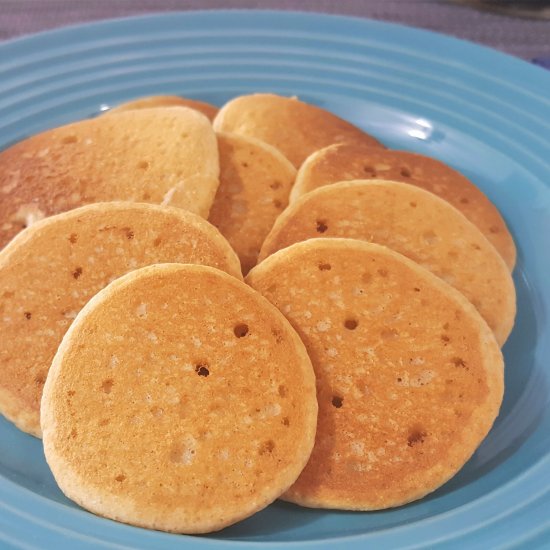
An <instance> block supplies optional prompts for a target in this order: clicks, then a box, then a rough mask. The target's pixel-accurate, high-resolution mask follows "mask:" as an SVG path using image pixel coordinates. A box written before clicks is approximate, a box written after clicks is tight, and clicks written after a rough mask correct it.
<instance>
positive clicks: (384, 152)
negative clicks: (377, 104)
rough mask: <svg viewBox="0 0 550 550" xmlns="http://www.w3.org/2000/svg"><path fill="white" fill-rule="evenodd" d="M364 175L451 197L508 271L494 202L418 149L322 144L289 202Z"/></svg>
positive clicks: (511, 249) (511, 255)
mask: <svg viewBox="0 0 550 550" xmlns="http://www.w3.org/2000/svg"><path fill="white" fill-rule="evenodd" d="M368 178H369V179H370V178H374V179H379V180H392V181H402V182H404V183H411V184H412V185H416V186H417V187H422V188H423V189H426V191H430V192H432V193H435V194H436V195H438V196H439V197H441V198H442V199H445V200H446V201H447V202H450V203H451V204H452V205H453V206H454V207H455V208H456V209H458V210H460V211H461V212H462V213H463V214H464V215H465V216H466V217H467V218H468V219H469V220H470V221H471V222H472V223H473V224H474V225H476V226H477V227H478V228H479V229H480V231H481V232H482V233H483V234H484V235H485V236H486V237H487V239H489V241H491V243H492V244H493V246H494V247H495V248H496V249H497V250H498V252H499V254H500V255H501V256H502V257H503V258H504V261H505V262H506V264H507V265H508V267H509V268H510V271H511V270H512V269H513V268H514V264H515V262H516V247H515V244H514V240H513V238H512V235H511V234H510V231H509V230H508V228H507V227H506V223H505V221H504V219H503V218H502V216H501V215H500V212H499V211H498V210H497V208H496V206H495V205H494V204H493V203H492V202H491V201H490V200H489V199H488V198H487V196H486V195H485V194H484V193H483V192H482V191H481V190H480V189H479V188H478V187H476V186H475V185H474V184H473V183H472V182H471V181H470V180H469V179H468V178H466V177H465V176H463V175H462V174H461V173H460V172H458V171H456V170H454V169H452V168H451V167H450V166H447V165H446V164H445V163H443V162H441V161H439V160H436V159H433V158H430V157H426V156H424V155H419V154H418V153H410V152H408V151H392V150H390V149H380V148H373V147H365V146H362V145H360V144H354V143H346V144H338V145H333V146H330V147H326V148H325V149H322V150H320V151H316V152H315V153H313V154H312V155H311V156H310V157H308V159H307V160H306V161H305V162H304V164H303V165H302V166H301V167H300V170H299V172H298V174H297V175H296V184H295V185H294V187H293V188H292V191H291V193H290V202H291V203H292V202H293V201H294V200H296V199H297V198H298V197H299V196H301V195H303V194H304V193H307V192H309V191H312V190H313V189H317V188H318V187H321V186H323V185H328V184H331V183H335V182H339V181H345V180H355V179H368Z"/></svg>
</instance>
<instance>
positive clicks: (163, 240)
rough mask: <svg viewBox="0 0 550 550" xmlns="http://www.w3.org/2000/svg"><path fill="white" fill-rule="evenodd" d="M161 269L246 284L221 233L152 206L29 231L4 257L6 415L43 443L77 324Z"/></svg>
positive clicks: (0, 347)
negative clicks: (126, 284) (61, 354)
mask: <svg viewBox="0 0 550 550" xmlns="http://www.w3.org/2000/svg"><path fill="white" fill-rule="evenodd" d="M161 262H182V263H197V264H205V265H210V266H213V267H217V268H220V269H223V270H224V271H227V272H228V273H230V274H231V275H234V276H235V277H238V278H241V273H240V266H239V261H238V259H237V257H236V255H235V253H234V252H233V250H232V249H231V247H230V246H229V245H228V243H227V241H226V240H225V239H224V238H223V237H222V236H221V235H220V233H219V232H218V231H217V230H216V228H215V227H213V226H212V225H210V224H209V223H208V222H206V221H205V220H203V219H202V218H200V217H198V216H196V215H195V214H191V213H189V212H185V211H183V210H180V209H178V208H169V207H160V206H156V205H151V204H139V203H100V204H94V205H88V206H84V207H82V208H78V209H76V210H71V211H69V212H65V213H63V214H59V215H57V216H52V217H50V218H48V219H46V220H43V221H41V222H38V223H36V224H35V225H33V226H32V227H29V228H28V229H26V230H25V231H23V232H21V233H20V234H19V235H18V236H17V237H16V238H15V239H14V240H13V241H11V242H10V243H9V244H8V246H6V247H5V248H4V249H3V250H2V251H0V364H1V365H2V369H1V371H0V412H1V413H2V414H3V415H4V416H5V417H6V418H8V420H10V421H12V422H14V423H15V424H16V426H17V427H18V428H20V429H21V430H24V431H26V432H29V433H31V434H33V435H36V436H38V437H39V436H40V419H39V409H40V397H41V395H42V387H43V385H44V382H45V380H46V375H47V373H48V369H49V367H50V364H51V361H52V359H53V356H54V355H55V352H56V351H57V348H58V346H59V343H60V342H61V339H62V337H63V335H64V334H65V332H66V330H67V329H68V327H69V325H70V324H71V322H72V320H73V319H74V318H75V317H76V315H77V314H78V312H79V311H80V309H81V308H82V307H83V306H84V305H85V304H86V302H87V301H88V300H89V299H90V298H91V297H92V296H93V295H94V294H96V293H97V292H98V291H99V290H100V289H102V288H103V287H105V286H106V285H107V284H108V283H109V282H110V281H112V280H113V279H116V278H117V277H120V276H121V275H123V274H124V273H127V272H129V271H132V270H133V269H137V268H139V267H143V266H146V265H150V264H155V263H161ZM144 314H146V310H144Z"/></svg>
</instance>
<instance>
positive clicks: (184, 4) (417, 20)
mask: <svg viewBox="0 0 550 550" xmlns="http://www.w3.org/2000/svg"><path fill="white" fill-rule="evenodd" d="M485 3H486V4H487V3H491V2H490V1H489V0H486V2H485ZM493 3H494V2H493ZM472 4H474V2H469V3H468V2H453V1H451V0H302V1H296V0H294V1H292V0H263V1H262V0H230V1H224V0H203V1H201V0H0V40H2V39H8V38H13V37H16V36H20V35H23V34H28V33H33V32H37V31H41V30H45V29H51V28H54V27H60V26H63V25H70V24H74V23H82V22H85V21H97V20H100V19H107V18H111V17H123V16H130V15H143V14H146V13H152V12H165V11H174V10H191V9H222V8H224V9H227V8H255V9H283V10H292V9H294V10H304V11H317V12H324V13H338V14H344V15H355V16H362V17H370V18H373V19H380V20H384V21H393V22H397V23H402V24H405V25H411V26H415V27H422V28H425V29H432V30H435V31H438V32H442V33H446V34H450V35H454V36H457V37H459V38H464V39H467V40H471V41H473V42H477V43H479V44H484V45H487V46H491V47H493V48H496V49H499V50H501V51H504V52H507V53H510V54H512V55H515V56H518V57H522V58H524V59H529V60H530V59H532V58H535V57H546V56H549V57H550V2H547V5H548V7H547V8H545V9H542V10H541V11H540V13H539V15H543V16H546V18H543V19H535V18H526V17H517V16H512V15H510V14H503V13H494V12H491V11H483V10H478V9H475V8H474V7H472ZM500 4H501V5H503V4H510V2H504V1H501V2H500ZM517 4H521V2H517ZM523 5H524V6H525V3H524V4H523Z"/></svg>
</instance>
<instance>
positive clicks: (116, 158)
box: [0, 107, 219, 248]
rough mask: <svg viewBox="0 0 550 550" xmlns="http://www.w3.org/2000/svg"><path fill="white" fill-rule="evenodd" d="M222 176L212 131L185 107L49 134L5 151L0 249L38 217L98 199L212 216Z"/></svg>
mask: <svg viewBox="0 0 550 550" xmlns="http://www.w3.org/2000/svg"><path fill="white" fill-rule="evenodd" d="M218 175H219V164H218V150H217V144H216V137H215V135H214V132H213V130H212V127H211V125H210V123H209V121H208V119H207V118H206V117H205V116H204V115H202V114H200V113H198V112H196V111H194V110H192V109H188V108H185V107H171V108H166V109H142V110H135V111H128V112H122V113H118V114H113V115H110V116H102V117H98V118H95V119H92V120H83V121H80V122H75V123H73V124H69V125H67V126H62V127H60V128H55V129H53V130H48V131H46V132H43V133H41V134H37V135H35V136H33V137H30V138H28V139H25V140H23V141H21V142H19V143H17V144H16V145H13V146H12V147H10V148H8V149H6V150H5V151H3V152H2V153H0V248H1V247H2V246H4V245H5V244H6V243H7V242H8V241H9V240H10V239H11V238H12V237H13V236H14V235H16V234H17V233H18V232H19V231H21V229H23V228H24V227H27V226H28V225H31V224H32V223H33V222H34V221H36V220H39V219H42V218H44V217H46V216H50V215H52V214H57V213H60V212H64V211H66V210H70V209H71V208H75V207H78V206H81V205H83V204H89V203H93V202H101V201H115V200H128V201H135V202H149V203H157V204H164V205H172V206H178V207H181V208H184V209H186V210H190V211H192V212H195V213H197V214H199V215H201V216H203V217H207V216H208V212H209V210H210V206H211V204H212V201H213V200H214V196H215V194H216V190H217V188H218V184H219V181H218Z"/></svg>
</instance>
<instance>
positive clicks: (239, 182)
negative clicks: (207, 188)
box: [209, 133, 296, 273]
mask: <svg viewBox="0 0 550 550" xmlns="http://www.w3.org/2000/svg"><path fill="white" fill-rule="evenodd" d="M218 146H219V153H220V186H219V188H218V192H217V194H216V198H215V200H214V204H213V205H212V209H211V211H210V216H209V221H210V222H211V223H212V224H214V225H215V226H216V227H217V228H218V229H219V230H220V232H221V233H222V235H224V236H225V238H226V239H227V240H228V241H229V244H231V246H232V247H233V249H234V250H235V252H237V255H238V256H239V259H240V260H241V265H242V269H243V273H248V271H249V270H250V269H251V268H252V267H253V266H255V265H256V262H257V258H258V253H259V251H260V247H261V246H262V243H263V241H264V239H265V237H266V235H267V234H268V233H269V230H270V229H271V227H272V226H273V223H274V222H275V219H276V218H277V216H278V215H279V213H280V211H281V210H283V209H284V208H285V207H286V205H287V204H288V194H289V193H290V188H291V186H292V184H293V183H294V177H295V175H296V170H295V169H294V167H293V166H292V164H291V163H290V162H289V161H288V160H287V159H286V158H285V157H284V156H283V155H282V154H281V153H280V152H279V151H278V150H276V149H275V148H274V147H272V146H270V145H267V144H266V143H263V142H261V141H259V140H256V139H252V138H246V137H243V136H238V135H235V134H226V133H219V134H218Z"/></svg>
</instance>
